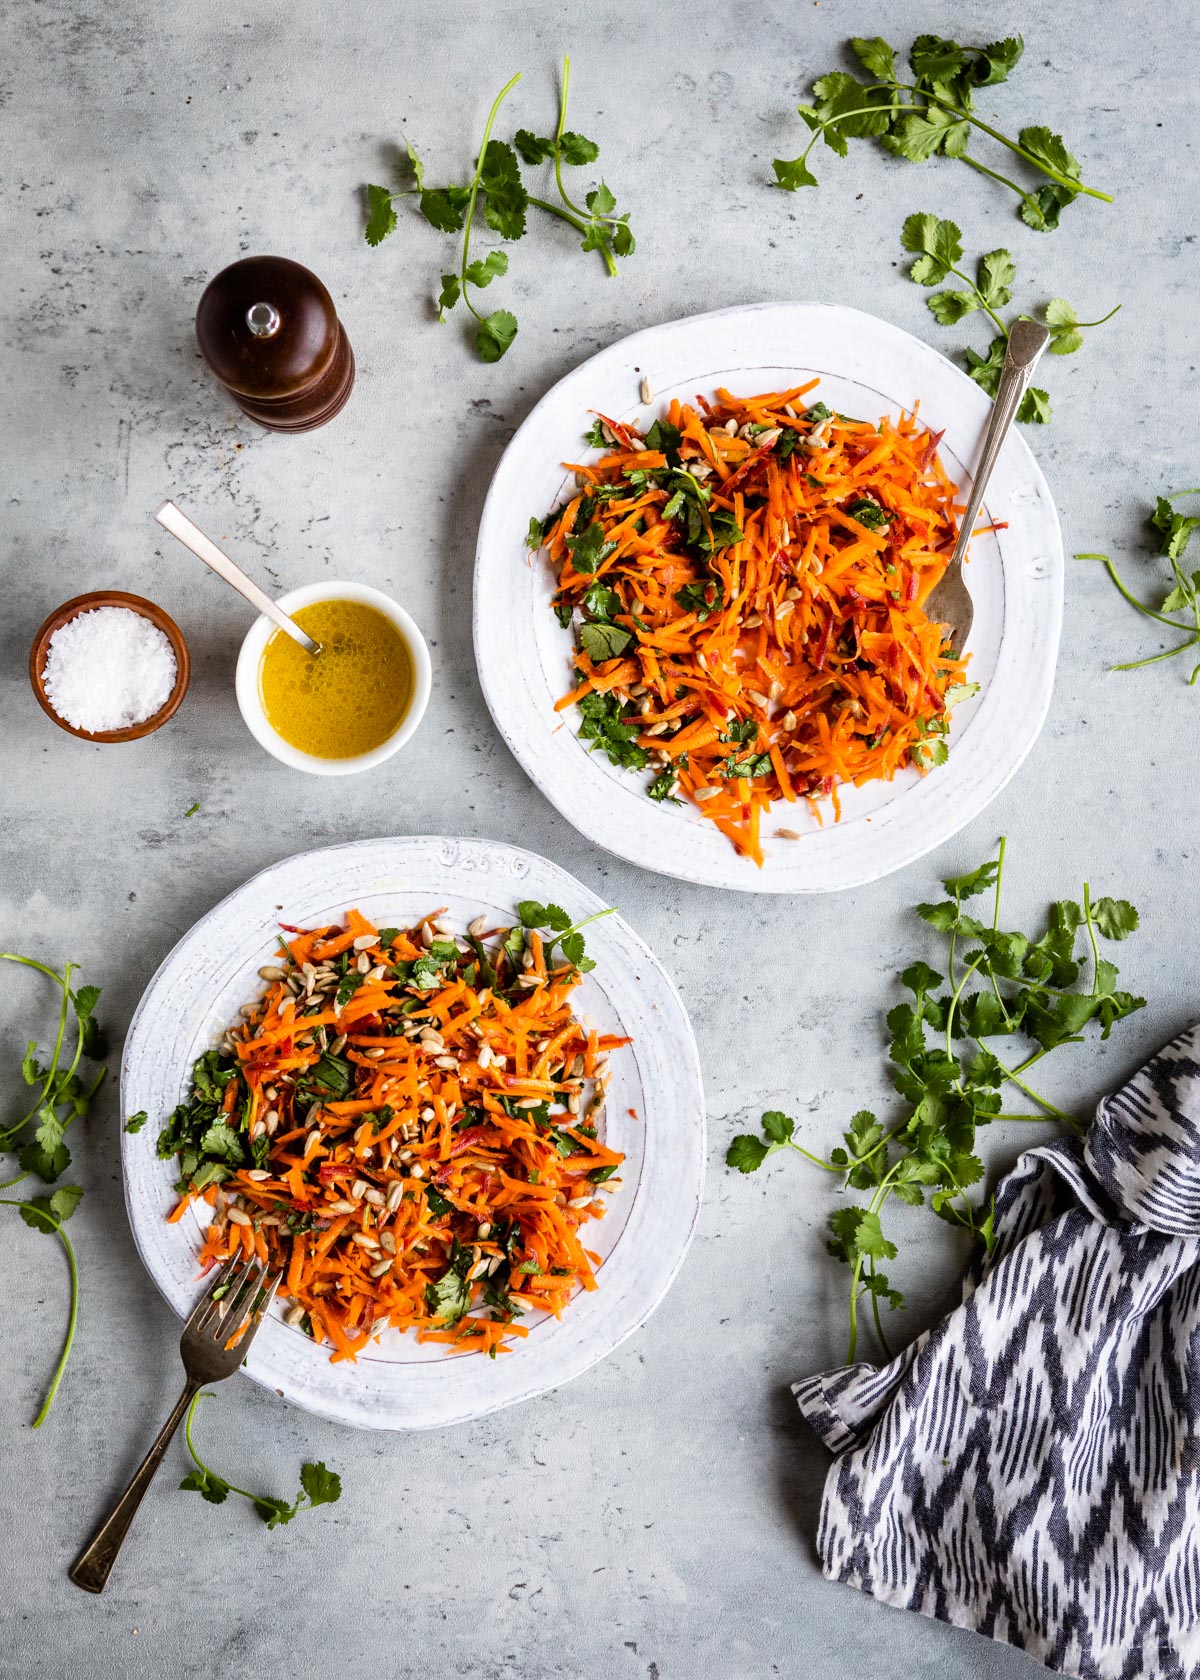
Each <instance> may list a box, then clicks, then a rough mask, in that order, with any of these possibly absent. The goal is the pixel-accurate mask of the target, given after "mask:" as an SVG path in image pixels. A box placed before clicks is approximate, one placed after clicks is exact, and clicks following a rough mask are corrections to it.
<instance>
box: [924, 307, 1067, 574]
mask: <svg viewBox="0 0 1200 1680" xmlns="http://www.w3.org/2000/svg"><path fill="white" fill-rule="evenodd" d="M1049 342H1050V334H1049V333H1048V332H1047V330H1046V328H1045V327H1044V326H1043V325H1042V324H1041V322H1040V321H1030V320H1026V319H1024V318H1022V319H1021V320H1019V321H1015V322H1014V323H1013V328H1012V331H1011V332H1010V333H1009V335H1008V346H1007V348H1006V349H1005V352H1004V367H1003V368H1002V370H1001V373H1000V383H999V385H998V386H997V387H996V400H995V401H994V402H993V404H992V413H991V418H990V419H989V421H988V429H987V432H986V434H985V436H984V439H983V448H982V450H981V451H980V455H979V465H978V466H977V467H976V468H975V477H974V480H973V481H972V484H971V494H970V495H969V496H968V497H967V505H966V507H965V508H964V510H963V516H962V521H961V523H960V524H959V527H958V541H957V542H956V543H955V545H954V553H953V554H952V555H951V557H950V564H949V566H948V567H947V568H946V569H947V571H953V570H954V568H955V567H956V566H959V565H961V564H962V562H963V560H964V559H965V558H966V553H967V544H968V543H969V542H970V540H971V533H972V531H973V530H974V528H975V519H976V516H977V514H978V513H979V509H980V507H981V506H982V505H983V498H984V494H985V492H986V491H987V487H988V480H989V479H990V478H991V476H992V469H993V467H994V466H995V465H996V462H997V461H998V460H999V458H1000V451H1001V450H1002V449H1003V447H1004V440H1005V438H1006V437H1007V436H1008V433H1009V429H1010V428H1011V426H1012V423H1013V421H1014V420H1015V419H1016V417H1017V409H1018V408H1019V407H1020V406H1021V398H1022V397H1023V396H1024V395H1025V393H1026V391H1027V390H1028V389H1029V382H1030V380H1031V379H1032V378H1033V370H1034V369H1035V368H1036V367H1037V365H1038V360H1039V358H1040V357H1041V354H1042V351H1043V350H1044V349H1045V348H1046V346H1047V344H1049Z"/></svg>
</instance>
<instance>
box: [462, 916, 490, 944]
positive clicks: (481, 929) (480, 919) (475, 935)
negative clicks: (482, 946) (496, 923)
mask: <svg viewBox="0 0 1200 1680" xmlns="http://www.w3.org/2000/svg"><path fill="white" fill-rule="evenodd" d="M487 926H488V919H487V917H486V916H476V918H475V920H474V921H473V922H468V924H467V932H468V933H469V934H470V935H471V937H472V939H482V938H483V936H484V934H485V933H486V932H487Z"/></svg>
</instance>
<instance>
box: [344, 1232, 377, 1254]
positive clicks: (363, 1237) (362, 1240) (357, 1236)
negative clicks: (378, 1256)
mask: <svg viewBox="0 0 1200 1680" xmlns="http://www.w3.org/2000/svg"><path fill="white" fill-rule="evenodd" d="M350 1241H351V1242H352V1243H357V1244H358V1246H359V1248H373V1249H375V1250H376V1252H378V1249H379V1244H378V1243H377V1242H376V1241H375V1238H374V1237H369V1236H368V1235H367V1233H366V1232H365V1231H354V1232H352V1233H351V1236H350Z"/></svg>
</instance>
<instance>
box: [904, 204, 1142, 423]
mask: <svg viewBox="0 0 1200 1680" xmlns="http://www.w3.org/2000/svg"><path fill="white" fill-rule="evenodd" d="M900 243H901V244H902V245H903V246H904V249H905V250H906V251H909V252H911V253H912V255H913V256H914V257H915V259H916V260H915V261H914V262H913V263H912V264H911V265H910V267H909V271H908V272H909V276H910V278H911V279H913V280H915V281H916V282H917V284H918V286H940V285H941V284H942V283H943V282H944V281H945V280H947V279H949V278H950V277H951V276H953V277H954V279H956V280H958V281H959V282H960V283H961V284H960V288H959V289H951V290H947V291H940V292H934V293H933V294H932V296H930V297H929V298H927V299H926V303H927V304H928V307H929V310H930V312H931V314H932V315H933V316H934V318H935V319H936V320H937V321H938V322H940V324H941V325H942V326H943V327H950V326H955V325H957V323H958V322H959V321H962V320H964V319H965V318H966V317H967V316H968V315H973V314H976V313H977V312H981V313H982V314H984V315H986V316H987V318H988V319H989V320H990V321H991V323H992V325H993V326H994V327H995V328H996V336H995V337H994V338H993V339H992V340H991V342H990V344H989V345H988V349H987V354H986V355H980V353H979V352H978V351H977V350H975V349H972V348H968V349H967V351H966V353H965V360H966V366H967V372H968V373H969V374H970V376H971V378H972V379H973V380H974V381H975V383H976V384H977V385H980V386H982V388H983V389H984V390H985V391H986V392H987V394H988V396H989V397H993V398H994V397H995V395H996V392H997V390H998V388H999V385H1000V373H1001V370H1002V368H1003V366H1004V353H1005V351H1006V349H1007V348H1008V335H1009V332H1010V330H1011V327H1010V326H1008V325H1006V324H1005V322H1004V319H1003V317H1002V316H1001V314H1000V311H1001V310H1002V309H1003V308H1004V307H1005V306H1006V305H1007V304H1008V303H1010V302H1011V301H1012V291H1013V284H1014V282H1015V280H1016V272H1017V270H1016V264H1015V263H1014V262H1013V259H1012V256H1011V254H1010V253H1009V252H1008V251H1005V250H996V251H988V252H987V253H986V254H985V255H984V256H982V257H980V259H979V262H978V264H977V267H976V275H975V279H974V280H972V278H971V277H970V275H969V274H968V273H967V272H966V271H965V269H964V268H963V267H962V266H961V265H962V261H963V245H962V232H961V230H960V229H959V228H958V226H957V225H956V223H954V222H950V221H942V220H939V218H938V217H937V216H931V215H929V214H926V213H921V212H918V213H916V214H914V215H912V216H909V217H908V218H907V219H906V221H905V223H904V227H903V229H902V231H901V235H900ZM1120 307H1121V305H1120V304H1119V303H1118V304H1117V305H1115V307H1114V308H1112V309H1110V310H1109V312H1108V314H1107V315H1102V316H1101V317H1100V319H1099V320H1098V321H1081V320H1080V319H1079V316H1078V315H1077V314H1076V312H1075V310H1074V308H1073V307H1072V305H1071V304H1069V303H1068V302H1067V300H1066V298H1051V300H1050V302H1049V303H1048V304H1046V306H1045V308H1044V309H1043V310H1042V316H1041V318H1042V320H1043V321H1044V322H1045V324H1046V326H1047V327H1048V328H1049V329H1050V345H1049V349H1050V352H1051V354H1052V355H1055V356H1069V355H1071V354H1072V353H1073V352H1074V351H1076V350H1078V349H1079V347H1080V345H1081V344H1082V343H1083V334H1084V330H1085V329H1086V328H1089V327H1101V326H1103V325H1104V323H1105V321H1110V320H1111V319H1112V317H1113V316H1114V315H1115V314H1116V313H1117V310H1118V309H1120ZM1036 318H1037V317H1036V316H1028V315H1027V316H1018V317H1017V319H1018V320H1020V319H1025V320H1034V319H1036ZM1017 419H1018V420H1022V421H1025V422H1026V423H1030V422H1033V423H1036V424H1040V425H1045V424H1046V423H1047V422H1048V421H1049V419H1050V397H1049V395H1048V393H1047V392H1045V391H1043V390H1041V389H1040V388H1038V387H1037V386H1030V388H1029V390H1028V391H1026V393H1025V395H1024V397H1023V398H1022V400H1021V406H1020V408H1019V409H1018V410H1017Z"/></svg>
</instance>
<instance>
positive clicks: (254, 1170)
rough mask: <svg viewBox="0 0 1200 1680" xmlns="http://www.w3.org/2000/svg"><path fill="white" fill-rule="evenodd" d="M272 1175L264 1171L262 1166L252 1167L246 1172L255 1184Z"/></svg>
mask: <svg viewBox="0 0 1200 1680" xmlns="http://www.w3.org/2000/svg"><path fill="white" fill-rule="evenodd" d="M270 1176H271V1175H270V1173H269V1172H264V1171H263V1169H262V1167H251V1168H250V1169H249V1171H248V1172H247V1174H246V1177H247V1178H249V1179H251V1180H253V1182H254V1183H255V1184H261V1183H262V1181H263V1179H264V1178H270Z"/></svg>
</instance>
